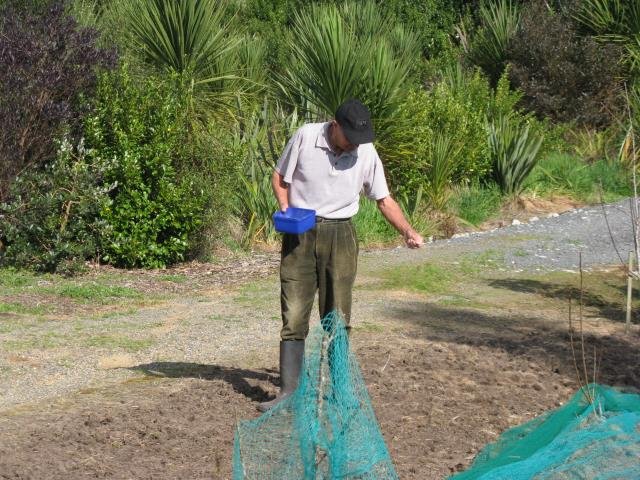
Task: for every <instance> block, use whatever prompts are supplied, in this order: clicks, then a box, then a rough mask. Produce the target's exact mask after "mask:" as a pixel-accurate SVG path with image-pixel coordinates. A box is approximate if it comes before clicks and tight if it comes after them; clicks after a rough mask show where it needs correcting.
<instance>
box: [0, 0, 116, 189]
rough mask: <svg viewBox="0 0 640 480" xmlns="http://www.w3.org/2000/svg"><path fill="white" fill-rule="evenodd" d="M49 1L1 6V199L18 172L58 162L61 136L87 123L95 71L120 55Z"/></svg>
mask: <svg viewBox="0 0 640 480" xmlns="http://www.w3.org/2000/svg"><path fill="white" fill-rule="evenodd" d="M44 3H45V2H41V1H36V0H33V1H28V2H19V1H15V0H12V1H9V2H7V3H6V4H0V64H1V65H2V68H0V125H2V128H0V159H1V161H0V199H3V198H4V199H6V191H7V188H8V185H9V183H10V182H11V181H12V180H13V178H14V177H15V176H16V175H17V174H18V173H19V172H21V171H23V170H24V169H25V168H27V167H29V166H32V165H35V166H36V167H42V166H43V165H44V164H46V163H49V162H51V161H53V159H54V158H55V156H56V148H57V147H56V142H55V140H56V138H60V136H61V135H62V134H63V133H65V132H72V133H76V132H77V129H78V128H79V127H80V126H81V124H82V114H83V112H84V108H85V106H86V105H85V102H84V98H86V96H87V95H90V94H91V92H92V91H93V90H94V87H95V83H96V75H95V73H96V69H98V68H111V67H112V66H113V65H114V63H115V59H116V58H115V52H114V51H112V50H104V49H100V48H98V47H97V40H98V35H97V32H96V31H95V30H91V29H86V28H81V27H79V26H78V25H77V23H76V22H75V21H74V20H73V18H71V17H69V16H68V15H67V14H66V12H65V8H64V4H63V2H62V1H53V2H48V3H49V5H44Z"/></svg>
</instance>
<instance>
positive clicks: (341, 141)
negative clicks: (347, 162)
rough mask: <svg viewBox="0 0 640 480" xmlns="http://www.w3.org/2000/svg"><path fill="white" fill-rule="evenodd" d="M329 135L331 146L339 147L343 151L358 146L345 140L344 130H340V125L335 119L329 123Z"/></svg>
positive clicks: (349, 150) (348, 150) (351, 149)
mask: <svg viewBox="0 0 640 480" xmlns="http://www.w3.org/2000/svg"><path fill="white" fill-rule="evenodd" d="M329 136H330V140H331V143H332V144H333V146H334V147H337V148H339V149H340V150H342V151H343V152H351V151H353V150H355V149H356V148H358V145H354V144H353V143H350V142H349V140H347V137H345V135H344V132H343V131H342V127H341V126H340V124H339V123H338V122H336V121H335V120H334V121H333V122H332V123H331V129H330V133H329Z"/></svg>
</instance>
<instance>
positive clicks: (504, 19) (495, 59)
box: [468, 0, 520, 82]
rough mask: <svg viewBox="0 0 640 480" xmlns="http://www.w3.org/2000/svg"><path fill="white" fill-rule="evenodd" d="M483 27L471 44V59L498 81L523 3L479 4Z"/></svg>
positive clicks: (469, 52) (506, 1)
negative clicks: (520, 4) (520, 5)
mask: <svg viewBox="0 0 640 480" xmlns="http://www.w3.org/2000/svg"><path fill="white" fill-rule="evenodd" d="M480 21H481V23H482V28H481V29H480V30H479V31H478V33H477V34H476V36H475V38H473V39H472V41H471V43H470V46H469V51H468V54H469V57H470V59H471V61H472V62H473V63H474V64H475V65H478V66H479V67H481V68H482V69H483V70H484V71H485V72H486V73H487V75H489V77H490V78H491V79H492V80H493V81H494V82H497V81H498V79H499V78H500V75H502V72H503V71H504V67H505V59H506V52H507V47H508V46H509V41H510V40H511V38H512V37H513V36H514V35H515V33H516V32H517V31H518V26H519V24H520V7H519V6H518V5H517V4H516V3H514V2H513V1H512V0H497V1H491V2H488V3H486V2H485V3H483V4H482V5H481V6H480Z"/></svg>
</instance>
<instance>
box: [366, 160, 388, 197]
mask: <svg viewBox="0 0 640 480" xmlns="http://www.w3.org/2000/svg"><path fill="white" fill-rule="evenodd" d="M373 155H374V161H373V162H372V163H373V164H372V166H371V168H370V169H369V171H368V172H367V174H365V178H364V194H365V195H366V196H367V198H370V199H371V200H381V199H383V198H385V197H388V196H389V187H387V179H386V178H385V176H384V168H383V166H382V160H380V157H379V156H378V152H376V150H375V148H374V149H373Z"/></svg>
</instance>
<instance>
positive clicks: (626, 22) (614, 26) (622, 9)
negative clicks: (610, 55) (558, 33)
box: [574, 0, 640, 76]
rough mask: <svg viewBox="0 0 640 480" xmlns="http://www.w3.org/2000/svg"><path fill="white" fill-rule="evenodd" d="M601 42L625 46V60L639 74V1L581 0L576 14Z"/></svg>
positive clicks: (583, 25) (581, 22)
mask: <svg viewBox="0 0 640 480" xmlns="http://www.w3.org/2000/svg"><path fill="white" fill-rule="evenodd" d="M574 16H575V18H576V19H577V20H578V21H579V22H580V24H581V25H582V27H584V28H586V29H587V30H588V31H589V33H592V34H593V35H595V37H596V39H597V40H598V41H601V42H603V43H614V44H617V45H620V46H621V47H622V48H623V61H624V62H625V63H626V64H627V65H628V66H630V67H631V69H632V71H633V72H634V74H635V76H637V75H638V73H640V37H639V36H638V35H639V33H640V1H639V0H582V2H580V4H579V8H578V9H577V11H576V12H575V14H574Z"/></svg>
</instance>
